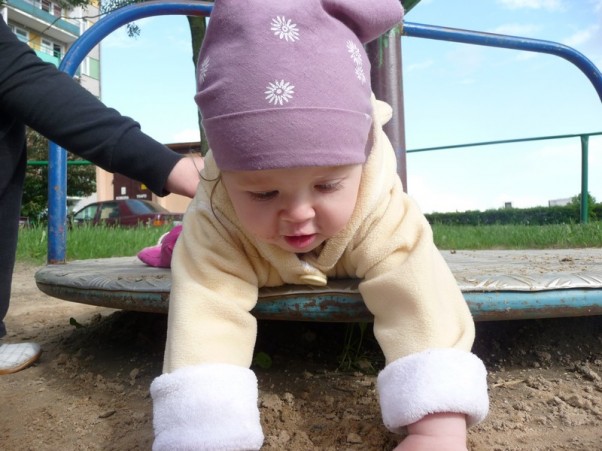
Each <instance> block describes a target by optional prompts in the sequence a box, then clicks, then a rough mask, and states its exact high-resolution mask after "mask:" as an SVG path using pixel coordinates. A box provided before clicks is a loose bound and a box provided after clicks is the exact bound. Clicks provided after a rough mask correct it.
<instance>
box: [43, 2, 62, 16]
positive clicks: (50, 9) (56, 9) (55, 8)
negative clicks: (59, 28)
mask: <svg viewBox="0 0 602 451" xmlns="http://www.w3.org/2000/svg"><path fill="white" fill-rule="evenodd" d="M40 7H41V9H42V11H46V12H47V13H49V14H52V15H53V16H55V17H61V16H62V15H63V8H62V7H61V6H60V5H58V4H56V3H54V2H51V1H50V0H42V1H41V6H40Z"/></svg>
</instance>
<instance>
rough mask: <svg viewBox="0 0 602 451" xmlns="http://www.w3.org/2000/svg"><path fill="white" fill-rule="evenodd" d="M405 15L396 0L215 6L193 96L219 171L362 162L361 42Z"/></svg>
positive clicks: (367, 109) (365, 110)
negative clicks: (196, 88) (195, 92)
mask: <svg viewBox="0 0 602 451" xmlns="http://www.w3.org/2000/svg"><path fill="white" fill-rule="evenodd" d="M402 17H403V9H402V7H401V4H400V1H399V0H371V1H369V2H367V1H366V0H265V1H240V0H216V1H215V6H214V8H213V12H212V13H211V20H210V21H209V27H208V29H207V33H206V36H205V40H204V43H203V47H202V49H201V52H200V55H199V66H198V67H199V72H198V77H197V84H198V92H197V95H196V96H195V100H196V102H197V104H198V105H199V108H200V110H201V114H202V116H203V127H204V129H205V132H206V133H207V139H208V142H209V146H210V147H211V149H212V151H213V155H214V158H215V161H216V163H217V165H218V167H219V168H220V169H221V170H230V171H249V170H260V169H276V168H288V167H300V166H336V165H344V164H361V163H364V161H365V160H366V149H365V147H366V142H367V139H368V133H369V130H370V126H371V112H372V106H371V101H370V97H371V87H370V63H369V61H368V58H367V56H366V53H365V51H364V49H363V44H364V43H366V42H369V41H371V40H373V39H375V38H377V37H378V36H379V35H381V34H382V33H384V32H385V31H387V30H388V29H389V28H391V27H392V26H394V25H395V24H397V23H398V22H400V21H401V19H402Z"/></svg>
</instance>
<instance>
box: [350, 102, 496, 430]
mask: <svg viewBox="0 0 602 451" xmlns="http://www.w3.org/2000/svg"><path fill="white" fill-rule="evenodd" d="M375 111H376V112H377V114H375V116H374V118H375V121H374V123H375V126H374V129H373V134H372V140H373V141H372V151H371V155H370V161H369V163H368V164H367V166H366V170H365V173H364V178H363V181H362V183H365V185H364V188H365V191H364V194H362V197H361V201H362V202H363V203H364V204H365V205H375V206H374V208H373V210H371V213H370V214H369V215H368V217H366V218H365V220H364V221H363V222H362V225H361V228H360V229H359V231H358V233H357V239H356V242H355V244H354V245H353V249H352V250H351V252H350V256H351V260H352V263H353V267H354V268H356V274H355V275H356V276H357V277H358V278H360V279H362V282H361V283H360V285H359V290H360V292H361V294H362V297H363V299H364V301H365V303H366V306H367V307H368V309H369V310H370V311H371V312H372V314H373V315H374V334H375V336H376V338H377V340H378V342H379V344H380V346H381V348H382V350H383V353H384V355H385V358H386V366H385V368H384V370H383V371H382V372H381V374H380V375H379V377H378V391H379V397H380V401H381V409H382V414H383V419H384V421H385V424H386V426H387V427H388V428H389V429H391V430H393V431H399V430H400V429H401V428H403V427H404V426H407V425H409V424H411V423H414V422H416V421H418V420H419V419H421V418H422V417H424V416H425V415H428V414H429V413H437V412H454V413H465V414H466V416H467V420H468V423H469V424H474V423H476V422H478V421H480V420H482V419H483V418H484V417H485V415H486V413H487V410H488V396H487V385H486V371H485V368H484V366H483V363H482V362H481V360H480V359H479V358H478V357H476V356H475V355H474V354H472V353H471V352H470V350H471V347H472V344H473V340H474V323H473V319H472V316H471V314H470V311H469V309H468V306H467V304H466V302H465V300H464V297H463V295H462V293H461V292H460V289H459V287H458V285H457V283H456V280H455V278H454V276H453V274H452V273H451V270H450V269H449V267H448V265H447V263H446V262H445V260H444V259H443V257H442V255H441V253H440V252H439V251H438V249H437V248H436V247H435V245H434V242H433V237H432V231H431V228H430V225H429V224H428V222H427V221H426V218H425V217H424V215H423V214H422V213H421V212H420V210H419V208H418V206H417V205H416V204H415V202H414V201H413V200H412V199H411V198H410V197H409V196H408V195H406V194H405V193H404V192H403V189H402V186H401V182H400V180H399V177H398V176H397V175H396V173H395V169H394V168H395V156H394V152H393V149H392V147H391V144H390V143H389V141H388V139H387V138H386V136H385V135H384V133H383V131H382V128H381V127H380V125H381V124H382V123H383V121H382V119H383V118H384V119H385V120H386V119H387V116H386V115H384V114H382V111H385V109H384V108H383V107H382V105H381V104H379V103H378V102H377V103H376V107H375ZM379 112H380V113H381V114H378V113H379ZM381 116H382V117H381ZM379 122H380V123H379ZM370 199H378V201H377V202H373V203H371V201H370Z"/></svg>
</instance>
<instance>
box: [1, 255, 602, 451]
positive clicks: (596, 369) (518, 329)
mask: <svg viewBox="0 0 602 451" xmlns="http://www.w3.org/2000/svg"><path fill="white" fill-rule="evenodd" d="M35 270H36V268H35V267H33V266H28V265H23V264H19V265H18V267H17V270H16V272H15V277H14V283H13V292H14V295H13V301H12V305H11V309H10V312H9V316H8V318H7V325H8V328H9V336H8V337H7V341H17V340H21V341H22V340H34V341H37V342H39V343H40V344H41V345H42V347H43V350H44V353H43V355H42V357H41V359H40V361H39V362H38V363H37V364H36V365H34V366H33V367H30V368H29V369H27V370H25V371H22V372H20V373H17V374H13V375H7V376H0V397H1V398H0V399H1V401H0V449H3V450H148V449H150V447H151V444H152V439H153V432H152V407H151V399H150V396H149V393H148V387H149V384H150V382H151V381H152V379H153V378H154V377H156V376H158V375H159V374H160V371H161V360H162V353H163V343H164V338H165V327H166V319H165V316H164V315H157V314H143V313H132V312H121V311H115V310H110V309H106V308H99V307H92V306H86V305H82V304H77V303H70V302H65V301H61V300H57V299H53V298H50V297H48V296H46V295H44V294H43V293H41V292H40V291H38V289H37V288H36V286H35V282H34V273H35ZM368 329H369V328H368ZM349 332H352V335H351V339H350V341H349V342H348V343H349V345H347V346H345V343H346V336H347V334H348V333H349ZM359 335H360V331H359V328H358V327H357V326H354V327H351V328H350V326H347V325H344V324H311V323H293V322H260V325H259V337H258V344H257V351H260V352H261V353H262V355H263V356H264V357H265V356H269V357H270V358H271V365H269V368H260V367H257V368H255V370H256V373H257V375H258V378H259V385H260V410H261V415H262V422H263V426H264V432H265V434H266V441H265V446H264V448H263V449H264V450H284V449H287V450H293V451H294V450H303V451H306V450H356V449H357V450H389V449H392V448H393V447H394V445H395V444H396V442H397V440H398V437H396V436H395V435H393V434H391V433H389V432H388V431H387V430H386V429H385V428H384V427H383V426H382V422H381V418H380V412H379V408H378V402H377V397H376V392H375V374H376V372H377V371H378V370H379V369H380V368H381V367H382V358H381V356H380V353H379V350H378V347H377V346H376V345H375V343H374V339H373V337H372V335H371V331H370V330H368V331H366V333H365V336H364V340H363V344H362V346H361V347H359V348H358V347H357V345H356V340H357V339H358V337H359ZM358 349H359V353H357V350H358ZM474 352H475V353H476V354H477V355H478V356H479V357H481V358H482V359H483V360H484V362H485V364H486V365H487V367H488V370H489V387H490V397H491V410H490V415H489V417H488V418H487V420H486V421H485V422H483V423H482V424H481V425H478V426H476V427H474V428H472V429H471V430H470V431H469V444H468V445H469V449H471V450H602V317H589V318H566V319H549V320H529V321H512V322H489V323H478V324H477V341H476V343H475V348H474ZM356 353H357V355H356ZM342 355H344V356H346V357H347V358H346V359H343V358H342V357H341V356H342ZM349 361H351V363H352V368H350V369H349V368H341V362H349Z"/></svg>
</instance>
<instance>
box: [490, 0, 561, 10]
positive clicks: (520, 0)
mask: <svg viewBox="0 0 602 451" xmlns="http://www.w3.org/2000/svg"><path fill="white" fill-rule="evenodd" d="M498 3H499V4H500V5H502V6H503V7H505V8H508V9H545V10H547V11H561V10H563V9H564V6H563V5H562V2H561V1H560V0H498Z"/></svg>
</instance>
